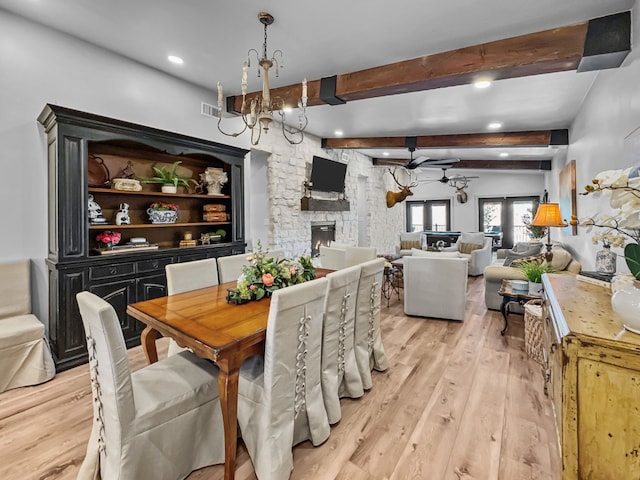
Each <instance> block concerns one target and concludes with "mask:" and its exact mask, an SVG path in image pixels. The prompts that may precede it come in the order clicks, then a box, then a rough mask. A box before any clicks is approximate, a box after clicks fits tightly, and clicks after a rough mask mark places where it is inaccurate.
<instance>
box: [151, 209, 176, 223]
mask: <svg viewBox="0 0 640 480" xmlns="http://www.w3.org/2000/svg"><path fill="white" fill-rule="evenodd" d="M147 214H148V215H149V220H151V223H154V224H157V223H175V222H176V220H178V212H177V211H176V210H154V209H152V208H148V209H147Z"/></svg>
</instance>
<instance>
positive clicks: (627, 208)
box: [571, 166, 640, 334]
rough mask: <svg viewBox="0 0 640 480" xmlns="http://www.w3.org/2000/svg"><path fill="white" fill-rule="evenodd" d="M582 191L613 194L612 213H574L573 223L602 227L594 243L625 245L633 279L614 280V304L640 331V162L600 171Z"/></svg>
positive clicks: (626, 323) (627, 324)
mask: <svg viewBox="0 0 640 480" xmlns="http://www.w3.org/2000/svg"><path fill="white" fill-rule="evenodd" d="M584 188H585V191H584V192H582V193H581V195H593V196H594V197H598V196H600V195H602V194H603V193H606V194H608V195H609V196H610V198H609V205H610V206H611V208H612V209H613V211H612V213H611V214H598V215H595V216H593V217H588V218H585V219H580V220H578V218H577V217H575V216H572V218H571V224H572V225H582V226H586V227H588V228H589V229H591V228H593V227H598V228H601V229H602V230H600V231H598V232H597V233H596V234H595V235H594V236H593V241H594V243H598V242H599V241H603V242H606V243H608V244H610V245H611V246H613V247H622V246H623V245H624V259H625V261H626V263H627V266H628V267H629V271H630V272H631V275H632V278H633V282H631V283H627V282H624V281H622V280H620V285H621V286H618V282H617V281H612V283H611V290H612V291H613V295H612V296H611V307H612V308H613V310H614V311H615V312H616V313H617V314H618V315H619V316H620V318H622V320H623V324H624V327H625V328H626V329H627V330H629V331H632V332H635V333H639V334H640V166H637V167H632V168H627V169H625V170H608V171H605V172H600V173H599V174H598V175H596V178H594V179H593V180H592V181H591V185H587V186H586V187H584Z"/></svg>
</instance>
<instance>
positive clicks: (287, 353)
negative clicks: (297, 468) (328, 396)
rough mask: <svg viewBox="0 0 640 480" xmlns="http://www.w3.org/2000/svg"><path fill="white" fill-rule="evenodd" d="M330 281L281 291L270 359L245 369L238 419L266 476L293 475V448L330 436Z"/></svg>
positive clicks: (273, 312) (274, 305)
mask: <svg viewBox="0 0 640 480" xmlns="http://www.w3.org/2000/svg"><path fill="white" fill-rule="evenodd" d="M326 289H327V279H325V278H321V279H316V280H311V281H309V282H305V283H301V284H299V285H294V286H291V287H287V288H283V289H280V290H276V291H275V292H274V293H273V296H272V298H271V307H270V310H269V320H268V324H267V333H266V343H265V353H264V358H263V357H262V356H256V357H252V358H250V359H248V360H246V361H245V362H244V363H243V365H242V367H241V369H240V379H239V383H238V390H239V394H238V423H239V425H240V431H241V432H242V438H243V440H244V443H245V445H246V447H247V451H248V452H249V456H250V457H251V461H252V462H253V466H254V468H255V471H256V475H257V477H258V479H260V480H279V479H287V478H289V475H290V474H291V469H292V468H293V453H292V446H293V445H296V444H297V443H300V442H302V441H304V440H307V439H310V440H311V442H312V443H313V444H314V445H319V444H321V443H322V442H324V441H325V440H326V439H327V438H328V437H329V422H328V421H327V414H326V412H325V409H324V402H323V401H322V388H321V386H320V355H321V352H320V350H321V341H322V340H321V339H322V324H323V316H324V315H323V314H324V299H325V295H326Z"/></svg>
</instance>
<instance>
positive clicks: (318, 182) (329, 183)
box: [310, 155, 347, 193]
mask: <svg viewBox="0 0 640 480" xmlns="http://www.w3.org/2000/svg"><path fill="white" fill-rule="evenodd" d="M346 173H347V164H346V163H340V162H335V161H333V160H329V159H326V158H322V157H316V156H315V155H314V157H313V163H312V165H311V178H310V181H311V183H313V187H312V190H315V191H318V192H338V193H342V192H344V177H345V175H346Z"/></svg>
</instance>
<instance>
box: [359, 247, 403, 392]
mask: <svg viewBox="0 0 640 480" xmlns="http://www.w3.org/2000/svg"><path fill="white" fill-rule="evenodd" d="M384 262H385V260H384V258H378V259H376V260H370V261H368V262H365V263H362V264H360V269H361V270H360V281H359V283H358V297H357V299H356V325H355V350H356V361H357V364H358V371H359V372H360V378H361V379H362V386H363V387H364V389H365V390H369V389H370V388H371V387H372V385H373V383H372V381H371V368H375V369H376V370H379V371H383V370H386V369H387V368H389V364H388V361H387V355H386V353H385V351H384V346H383V345H382V336H381V333H380V301H381V298H380V297H381V293H382V292H381V290H382V274H383V272H384ZM405 286H406V280H405Z"/></svg>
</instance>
